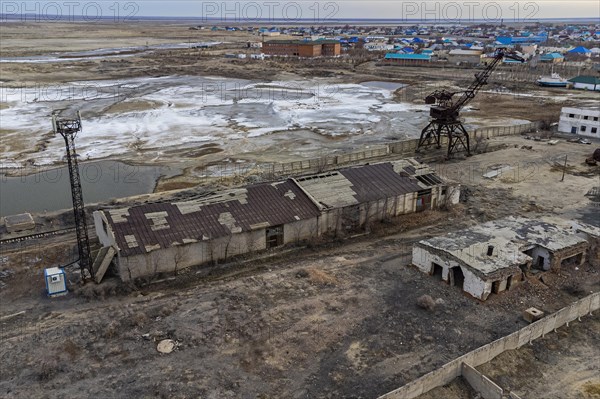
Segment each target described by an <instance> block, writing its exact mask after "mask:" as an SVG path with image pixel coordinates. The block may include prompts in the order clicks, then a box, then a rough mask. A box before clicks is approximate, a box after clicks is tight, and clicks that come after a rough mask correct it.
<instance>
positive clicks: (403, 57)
mask: <svg viewBox="0 0 600 399" xmlns="http://www.w3.org/2000/svg"><path fill="white" fill-rule="evenodd" d="M384 60H385V62H386V63H388V64H398V65H422V64H428V63H430V62H431V55H429V54H396V53H387V54H386V55H385V59H384Z"/></svg>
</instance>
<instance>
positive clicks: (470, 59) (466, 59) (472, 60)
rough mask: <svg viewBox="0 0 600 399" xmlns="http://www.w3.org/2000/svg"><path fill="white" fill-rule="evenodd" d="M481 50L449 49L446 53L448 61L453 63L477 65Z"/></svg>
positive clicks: (479, 61) (479, 60)
mask: <svg viewBox="0 0 600 399" xmlns="http://www.w3.org/2000/svg"><path fill="white" fill-rule="evenodd" d="M482 53H483V52H482V51H480V50H460V49H456V50H450V52H449V53H448V62H451V63H453V64H472V65H478V64H479V63H481V54H482Z"/></svg>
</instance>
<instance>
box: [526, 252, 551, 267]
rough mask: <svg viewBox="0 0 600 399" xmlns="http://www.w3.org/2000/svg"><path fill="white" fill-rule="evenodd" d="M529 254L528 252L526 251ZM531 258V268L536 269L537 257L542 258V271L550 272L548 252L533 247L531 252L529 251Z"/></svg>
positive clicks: (549, 255)
mask: <svg viewBox="0 0 600 399" xmlns="http://www.w3.org/2000/svg"><path fill="white" fill-rule="evenodd" d="M528 252H529V251H528ZM530 256H531V258H532V259H533V261H532V262H531V266H532V267H534V268H537V266H538V256H543V257H544V266H543V269H544V270H550V264H551V260H552V259H551V256H552V255H551V254H550V252H548V250H547V249H545V248H542V247H535V248H533V250H532V251H531V255H530Z"/></svg>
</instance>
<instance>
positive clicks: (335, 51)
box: [263, 40, 342, 57]
mask: <svg viewBox="0 0 600 399" xmlns="http://www.w3.org/2000/svg"><path fill="white" fill-rule="evenodd" d="M341 52H342V47H341V45H340V42H338V41H337V40H315V41H304V40H269V41H267V42H264V43H263V53H265V54H268V55H288V56H295V57H320V56H325V57H335V56H337V55H340V54H341Z"/></svg>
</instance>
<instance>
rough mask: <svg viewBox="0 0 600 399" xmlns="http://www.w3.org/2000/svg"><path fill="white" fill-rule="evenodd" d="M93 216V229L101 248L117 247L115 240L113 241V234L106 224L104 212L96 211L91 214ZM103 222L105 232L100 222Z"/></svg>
mask: <svg viewBox="0 0 600 399" xmlns="http://www.w3.org/2000/svg"><path fill="white" fill-rule="evenodd" d="M93 216H94V227H95V229H96V235H97V236H98V239H99V240H100V244H102V246H103V247H110V246H113V247H115V248H116V247H117V245H116V240H115V234H114V233H113V231H112V229H111V228H110V225H109V224H108V220H106V216H105V215H104V212H101V211H96V212H94V214H93ZM103 221H104V223H105V226H106V228H107V231H105V230H104V226H103V224H102V222H103Z"/></svg>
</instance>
